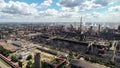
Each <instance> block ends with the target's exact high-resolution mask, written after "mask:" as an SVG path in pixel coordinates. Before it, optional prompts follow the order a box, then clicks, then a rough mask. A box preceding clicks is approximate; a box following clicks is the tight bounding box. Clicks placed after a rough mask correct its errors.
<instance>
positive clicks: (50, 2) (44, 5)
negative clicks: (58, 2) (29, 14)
mask: <svg viewBox="0 0 120 68" xmlns="http://www.w3.org/2000/svg"><path fill="white" fill-rule="evenodd" d="M51 4H52V0H45V1H44V2H43V3H41V4H40V5H39V6H38V8H46V7H48V6H51Z"/></svg>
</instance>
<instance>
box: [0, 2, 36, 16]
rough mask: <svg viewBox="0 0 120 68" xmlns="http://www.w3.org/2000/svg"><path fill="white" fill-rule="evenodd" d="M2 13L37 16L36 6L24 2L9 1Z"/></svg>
mask: <svg viewBox="0 0 120 68" xmlns="http://www.w3.org/2000/svg"><path fill="white" fill-rule="evenodd" d="M3 4H4V6H3V5H2V8H1V12H3V13H8V14H19V15H32V14H36V13H37V10H36V9H35V7H36V4H34V3H33V4H27V3H24V2H19V1H17V2H14V1H9V2H8V3H3Z"/></svg>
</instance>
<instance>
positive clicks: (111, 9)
mask: <svg viewBox="0 0 120 68" xmlns="http://www.w3.org/2000/svg"><path fill="white" fill-rule="evenodd" d="M108 11H109V12H120V6H112V7H110V8H109V9H108Z"/></svg>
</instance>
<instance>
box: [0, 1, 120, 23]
mask: <svg viewBox="0 0 120 68" xmlns="http://www.w3.org/2000/svg"><path fill="white" fill-rule="evenodd" d="M80 17H82V18H83V21H84V22H120V19H119V18H120V0H0V22H79V21H80Z"/></svg>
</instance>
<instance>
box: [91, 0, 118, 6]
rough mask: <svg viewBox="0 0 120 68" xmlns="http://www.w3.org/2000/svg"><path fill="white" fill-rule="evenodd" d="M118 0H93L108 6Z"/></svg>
mask: <svg viewBox="0 0 120 68" xmlns="http://www.w3.org/2000/svg"><path fill="white" fill-rule="evenodd" d="M114 1H116V0H93V3H95V4H99V5H101V6H107V5H109V4H112V3H113V2H114Z"/></svg>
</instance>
